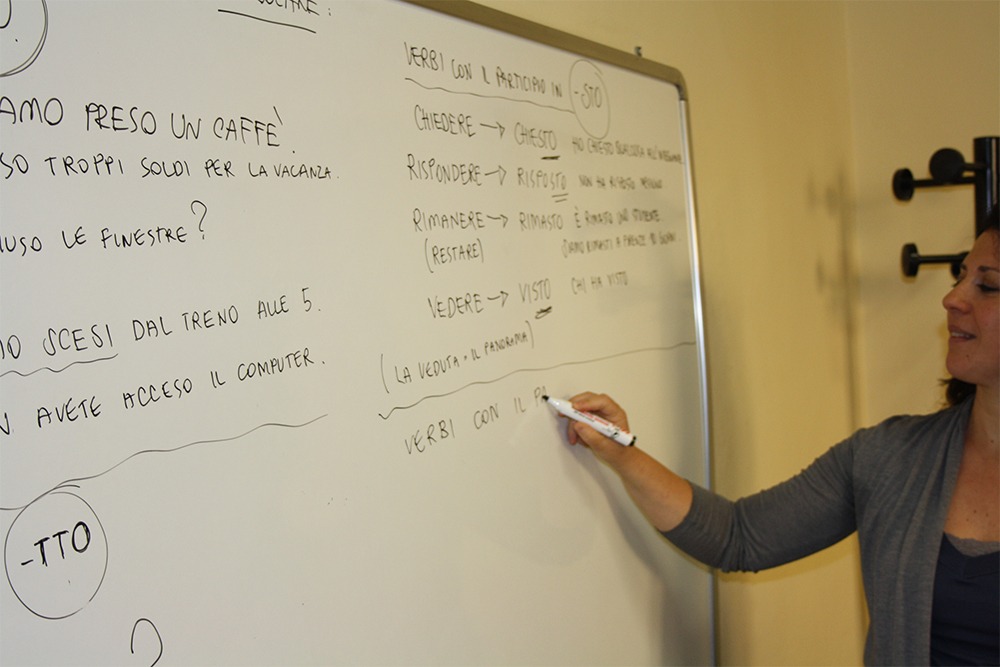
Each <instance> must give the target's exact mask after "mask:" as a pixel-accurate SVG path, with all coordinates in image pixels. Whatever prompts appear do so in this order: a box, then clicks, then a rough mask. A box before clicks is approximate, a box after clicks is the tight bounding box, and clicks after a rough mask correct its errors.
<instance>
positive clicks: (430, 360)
mask: <svg viewBox="0 0 1000 667" xmlns="http://www.w3.org/2000/svg"><path fill="white" fill-rule="evenodd" d="M4 4H5V5H6V6H4ZM446 5H447V8H448V9H449V11H451V12H452V13H454V14H457V15H449V14H446V13H442V12H441V11H438V10H437V9H434V8H429V7H425V6H418V5H413V4H407V3H400V2H390V1H388V0H386V1H381V0H380V1H367V0H366V1H364V2H354V1H346V2H334V1H327V0H296V1H293V0H257V1H247V0H243V1H240V0H213V1H211V2H210V1H207V0H205V1H176V0H174V1H169V2H168V1H166V0H162V1H158V2H157V1H146V2H125V1H120V0H119V1H112V0H80V1H73V2H69V1H56V0H49V1H47V2H46V1H44V0H13V1H12V2H9V3H0V70H2V73H3V77H2V78H0V86H2V90H0V241H2V245H0V249H2V252H0V349H2V354H0V463H2V467H0V529H2V536H3V547H4V567H5V573H6V579H5V581H4V582H3V585H2V586H0V589H2V590H0V662H2V663H3V664H4V665H21V664H24V665H30V664H39V665H43V664H44V665H53V664H80V665H85V664H92V665H109V664H121V665H151V664H157V663H158V664H162V665H200V664H203V665H219V664H232V665H237V664H239V665H253V664H259V665H274V664H352V665H357V664H371V665H390V664H406V665H414V664H505V665H510V664H542V665H555V664H629V665H638V664H698V663H701V664H704V663H707V662H711V661H712V660H713V659H714V658H713V655H712V642H713V630H712V606H711V602H712V578H711V574H710V572H709V571H708V570H706V569H704V568H702V567H701V566H698V565H695V564H693V563H692V562H691V561H690V560H688V559H687V558H686V557H684V556H682V555H680V554H679V553H678V552H677V551H676V550H675V549H674V548H673V547H671V546H670V545H669V544H667V543H666V542H665V541H664V540H663V539H662V537H661V536H659V535H658V534H657V533H656V531H655V530H653V529H652V528H651V527H650V526H649V525H648V523H647V522H646V521H645V520H644V518H643V517H642V516H641V515H640V514H639V513H638V512H637V510H635V508H634V507H633V506H632V505H631V504H630V503H629V501H628V498H627V497H626V495H625V494H624V492H623V491H622V489H621V485H620V482H619V481H618V479H617V478H616V477H615V475H614V474H613V473H611V472H610V471H609V470H607V469H606V468H604V467H603V466H602V465H601V464H599V463H597V462H595V460H594V459H593V457H592V456H591V455H590V454H589V452H587V451H585V450H582V449H579V448H572V447H569V446H568V445H567V443H566V440H565V435H564V425H563V424H562V423H561V422H560V420H558V419H557V418H556V417H555V416H554V414H553V413H552V411H551V410H549V409H548V408H547V407H546V406H545V405H544V404H543V402H542V400H541V396H542V395H543V394H550V395H553V396H558V397H568V396H571V395H573V394H574V393H576V392H578V391H582V390H584V389H596V390H600V391H606V392H608V393H610V394H612V395H614V396H615V397H616V398H618V399H619V400H620V401H621V402H622V403H623V404H624V405H625V406H627V407H628V409H629V412H630V419H631V426H632V429H633V431H634V432H635V433H636V434H637V435H638V444H639V445H640V446H642V447H643V448H645V449H647V450H648V451H649V452H651V453H652V454H653V455H654V456H656V457H657V458H659V459H660V460H662V461H664V462H665V463H667V464H668V465H670V466H672V467H673V468H675V469H676V470H678V471H679V472H680V473H682V474H684V475H686V476H687V477H689V478H690V479H692V480H694V481H696V482H698V483H701V484H707V483H708V477H709V474H708V455H707V452H708V447H707V442H708V434H707V429H706V419H707V405H706V391H705V358H704V342H703V337H702V333H701V313H700V305H699V296H698V265H697V247H696V239H695V216H694V206H693V201H694V198H693V187H692V183H691V158H690V146H689V142H688V140H687V118H686V115H685V114H686V101H685V95H684V89H683V81H682V79H681V78H680V75H679V73H677V72H676V70H673V69H671V68H669V67H666V66H663V65H657V64H655V63H649V62H646V61H643V60H641V59H640V58H637V57H633V56H631V55H629V54H623V53H619V52H616V51H612V50H610V49H606V48H604V47H600V46H598V45H595V44H591V43H589V42H584V41H582V40H579V39H575V38H572V37H570V36H567V35H563V34H561V33H556V32H553V31H550V30H547V29H544V28H541V27H540V26H536V25H532V24H529V23H527V22H523V21H519V20H517V19H514V18H512V17H509V16H505V15H503V14H499V13H496V12H491V11H487V10H486V9H484V8H482V7H477V6H475V5H471V4H465V3H446ZM469 19H474V20H473V21H470V20H469Z"/></svg>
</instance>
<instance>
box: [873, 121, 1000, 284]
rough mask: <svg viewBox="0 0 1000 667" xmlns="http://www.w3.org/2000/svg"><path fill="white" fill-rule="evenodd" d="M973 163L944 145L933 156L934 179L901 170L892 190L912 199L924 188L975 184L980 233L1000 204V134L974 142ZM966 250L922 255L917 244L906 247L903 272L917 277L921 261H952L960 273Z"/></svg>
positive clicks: (942, 262) (894, 180)
mask: <svg viewBox="0 0 1000 667" xmlns="http://www.w3.org/2000/svg"><path fill="white" fill-rule="evenodd" d="M972 150H973V158H972V162H966V161H965V157H963V155H962V153H961V152H960V151H957V150H955V149H954V148H942V149H940V150H938V151H936V152H935V153H934V155H932V156H931V160H930V165H929V166H928V167H929V170H930V172H931V177H930V178H924V179H915V178H914V177H913V172H911V171H910V170H909V169H897V170H896V173H895V174H893V176H892V192H893V194H894V195H895V196H896V199H898V200H900V201H909V200H910V199H912V198H913V193H914V192H915V191H916V190H918V189H921V188H938V187H943V186H948V185H967V184H970V183H971V184H972V186H973V190H974V196H975V210H976V219H975V229H976V233H977V234H978V233H979V231H980V230H981V229H982V227H983V225H984V224H985V221H986V216H987V214H988V213H989V212H990V210H991V209H992V208H993V207H994V206H996V205H997V199H998V195H1000V179H998V176H1000V174H998V172H997V155H998V153H1000V137H978V138H976V139H974V140H973V142H972ZM965 255H966V253H964V252H963V253H958V254H955V255H921V254H920V252H919V251H918V250H917V245H916V244H915V243H907V244H906V245H904V246H903V251H902V258H901V259H902V265H903V275H906V276H915V275H917V271H919V270H920V265H921V264H950V265H951V273H952V275H956V276H957V275H958V271H959V267H960V266H961V264H962V260H963V259H964V258H965Z"/></svg>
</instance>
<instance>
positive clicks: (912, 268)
mask: <svg viewBox="0 0 1000 667" xmlns="http://www.w3.org/2000/svg"><path fill="white" fill-rule="evenodd" d="M968 254H969V253H967V252H960V253H957V254H954V255H921V254H920V251H919V250H917V244H916V243H907V244H906V245H904V246H903V252H902V254H901V256H900V263H901V264H902V266H903V275H904V276H906V277H908V278H912V277H913V276H915V275H917V271H919V270H920V265H921V264H950V265H951V275H952V277H954V278H957V277H958V274H959V273H961V271H962V262H963V261H964V260H965V256H966V255H968Z"/></svg>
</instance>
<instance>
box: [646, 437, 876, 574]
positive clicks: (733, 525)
mask: <svg viewBox="0 0 1000 667" xmlns="http://www.w3.org/2000/svg"><path fill="white" fill-rule="evenodd" d="M853 459H854V456H853V448H852V442H851V440H847V441H845V442H842V443H840V444H839V445H837V446H836V447H834V448H832V449H830V450H829V451H827V452H826V453H825V454H823V455H822V456H821V457H819V458H818V459H816V461H814V462H813V463H812V464H811V465H810V466H809V467H808V468H806V469H805V470H803V471H802V472H801V473H799V474H798V475H796V476H794V477H792V478H791V479H789V480H787V481H785V482H782V483H780V484H778V485H776V486H774V487H772V488H770V489H767V490H765V491H761V492H760V493H756V494H754V495H751V496H747V497H745V498H742V499H740V500H737V501H735V502H733V501H730V500H727V499H726V498H723V497H722V496H719V495H717V494H715V493H712V492H711V491H708V490H706V489H704V488H702V487H700V486H697V485H692V486H693V488H694V500H693V503H692V506H691V511H690V512H689V513H688V515H687V516H686V517H685V518H684V520H683V521H682V522H681V524H680V525H679V526H677V527H676V528H674V529H673V530H671V531H668V532H665V533H663V535H664V536H665V537H666V538H667V539H668V540H670V541H671V542H673V543H674V544H675V545H676V546H678V547H679V548H680V549H681V550H683V551H685V552H686V553H688V554H689V555H690V556H692V557H694V558H696V559H697V560H699V561H701V562H703V563H705V564H706V565H710V566H712V567H716V568H719V569H721V570H723V571H725V572H732V571H744V572H745V571H757V570H763V569H766V568H769V567H775V566H777V565H782V564H784V563H788V562H790V561H793V560H796V559H798V558H802V557H803V556H807V555H809V554H812V553H815V552H817V551H819V550H821V549H824V548H826V547H828V546H830V545H832V544H835V543H837V542H839V541H840V540H842V539H843V538H845V537H847V536H848V535H850V534H851V533H853V532H854V530H855V529H856V518H855V512H854V491H853V472H852V469H853Z"/></svg>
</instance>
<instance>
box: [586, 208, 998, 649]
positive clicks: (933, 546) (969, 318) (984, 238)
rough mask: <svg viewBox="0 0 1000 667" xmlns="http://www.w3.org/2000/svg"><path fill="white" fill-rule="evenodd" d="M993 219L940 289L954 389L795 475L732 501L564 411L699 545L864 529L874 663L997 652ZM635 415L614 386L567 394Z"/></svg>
mask: <svg viewBox="0 0 1000 667" xmlns="http://www.w3.org/2000/svg"><path fill="white" fill-rule="evenodd" d="M998 257H1000V229H998V218H997V210H996V208H994V210H993V212H992V214H991V215H990V217H989V220H988V223H987V226H986V229H985V230H983V232H982V233H981V234H980V235H979V236H978V238H977V239H976V242H975V245H974V246H973V248H972V251H971V252H970V253H969V254H968V255H967V256H966V258H965V260H964V262H963V264H962V269H961V274H960V275H959V278H958V281H957V282H956V283H955V286H954V287H953V288H952V290H951V291H950V292H949V293H948V294H947V295H946V296H945V298H944V301H943V305H944V308H945V310H946V311H947V315H948V332H949V342H948V356H947V368H948V372H949V373H950V374H951V375H952V377H953V380H952V381H951V383H950V385H949V391H948V397H949V401H950V402H951V403H952V404H951V405H949V407H947V408H946V409H944V410H942V411H940V412H937V413H935V414H932V415H924V416H901V417H894V418H892V419H889V420H887V421H885V422H883V423H882V424H879V425H878V426H875V427H872V428H868V429H862V430H861V431H858V432H857V433H855V434H854V435H852V436H851V437H850V438H848V439H847V440H845V441H843V442H841V443H840V444H838V445H836V446H835V447H833V448H831V449H830V450H829V451H828V452H827V453H826V454H824V455H823V456H821V457H820V458H818V459H817V460H816V461H815V462H814V463H813V464H812V465H810V466H809V467H808V468H806V469H805V470H804V471H802V472H801V473H800V474H798V475H796V476H795V477H793V478H791V479H789V480H787V481H786V482H783V483H781V484H779V485H777V486H775V487H773V488H771V489H768V490H766V491H762V492H760V493H757V494H755V495H752V496H749V497H747V498H743V499H741V500H738V501H736V502H731V501H728V500H726V499H724V498H722V497H720V496H718V495H716V494H713V493H711V492H709V491H706V490H705V489H702V488H700V487H698V486H694V485H692V484H690V483H689V482H687V481H686V480H684V479H682V478H680V477H678V476H677V475H675V474H674V473H673V472H671V471H670V470H669V469H667V468H665V467H664V466H663V465H661V464H660V463H658V462H657V461H655V460H654V459H652V458H651V457H650V456H649V455H647V454H645V453H644V452H643V451H641V450H640V449H638V448H635V447H622V446H620V445H618V444H617V443H615V442H614V441H612V440H609V439H607V438H605V437H604V436H602V435H600V434H599V433H597V432H596V431H594V430H593V429H591V428H590V427H588V426H587V425H586V424H583V423H580V422H576V421H570V422H569V425H568V436H569V441H570V443H571V444H583V445H585V446H587V447H589V448H590V449H591V451H593V453H594V454H595V455H596V456H597V457H598V458H600V459H601V460H602V461H604V462H605V463H607V464H608V465H609V466H611V468H613V469H614V470H615V471H616V472H617V473H618V474H619V475H620V476H621V478H622V481H623V483H624V485H625V488H626V489H627V490H628V492H629V495H630V496H631V497H632V499H633V500H634V501H635V503H636V504H637V505H638V506H639V508H640V509H642V511H643V512H644V513H645V515H646V516H647V517H648V518H649V520H650V522H651V523H652V524H653V525H654V526H655V527H656V528H657V529H658V530H660V531H661V532H662V533H663V534H664V535H665V536H666V537H667V538H668V539H669V540H671V541H672V542H674V543H675V544H676V545H677V546H679V547H680V548H681V549H683V550H684V551H686V552H688V553H689V554H691V555H692V556H694V557H695V558H698V559H699V560H701V561H703V562H704V563H707V564H708V565H711V566H713V567H717V568H720V569H722V570H724V571H734V570H738V571H756V570H760V569H763V568H768V567H773V566H776V565H780V564H782V563H786V562H789V561H791V560H794V559H797V558H801V557H803V556H806V555H808V554H811V553H814V552H816V551H819V550H820V549H823V548H825V547H827V546H830V545H832V544H834V543H835V542H838V541H839V540H841V539H843V538H844V537H847V536H848V535H850V534H851V533H853V532H854V531H858V541H859V544H860V550H861V569H862V578H863V580H864V586H865V597H866V599H867V603H868V610H869V615H870V617H871V623H870V627H869V630H868V638H867V641H866V644H865V662H866V663H867V664H893V665H902V664H929V663H934V664H993V665H996V664H1000V649H998V633H1000V603H998V598H1000V579H998V574H997V569H998V568H997V564H998V562H1000V339H998V330H1000V309H998V301H1000V296H998V287H1000V260H998ZM571 402H572V403H573V405H574V407H576V408H577V409H578V410H585V411H589V412H594V413H596V414H598V415H600V416H602V417H604V418H605V419H607V420H608V421H611V422H614V423H616V424H618V425H619V426H622V427H623V428H625V429H628V418H627V416H626V414H625V412H624V410H622V408H621V407H620V406H618V405H617V404H616V403H615V402H614V401H613V400H612V399H610V398H609V397H607V396H605V395H598V394H592V393H583V394H580V395H578V396H575V397H573V398H572V399H571Z"/></svg>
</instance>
